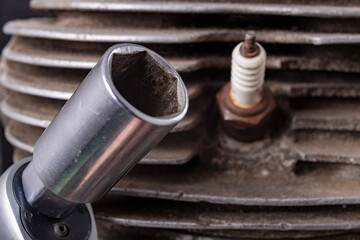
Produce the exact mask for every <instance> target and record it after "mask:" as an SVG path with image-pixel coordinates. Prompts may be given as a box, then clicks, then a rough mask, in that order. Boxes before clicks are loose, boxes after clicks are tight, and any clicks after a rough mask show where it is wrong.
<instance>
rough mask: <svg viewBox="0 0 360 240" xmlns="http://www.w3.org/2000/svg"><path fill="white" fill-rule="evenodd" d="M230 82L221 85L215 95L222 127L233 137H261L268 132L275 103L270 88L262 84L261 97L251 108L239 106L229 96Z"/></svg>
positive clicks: (244, 138)
mask: <svg viewBox="0 0 360 240" xmlns="http://www.w3.org/2000/svg"><path fill="white" fill-rule="evenodd" d="M229 92H230V82H229V83H227V84H226V85H225V86H223V87H222V89H221V90H220V92H218V94H217V95H216V100H217V104H218V107H219V110H220V115H221V119H222V127H223V129H224V130H225V132H226V133H227V134H228V135H230V136H232V137H233V138H235V139H237V140H240V141H245V142H251V141H255V140H258V139H261V138H263V137H264V136H265V135H266V133H267V132H268V131H267V130H268V126H269V123H270V120H271V118H272V115H273V113H274V110H275V109H276V103H275V100H274V98H273V97H272V95H271V93H270V90H269V89H268V88H267V87H266V86H263V93H264V95H263V99H262V100H261V102H260V103H259V104H257V105H256V106H254V107H253V108H239V107H237V106H235V105H234V103H233V102H232V101H231V99H230V97H229Z"/></svg>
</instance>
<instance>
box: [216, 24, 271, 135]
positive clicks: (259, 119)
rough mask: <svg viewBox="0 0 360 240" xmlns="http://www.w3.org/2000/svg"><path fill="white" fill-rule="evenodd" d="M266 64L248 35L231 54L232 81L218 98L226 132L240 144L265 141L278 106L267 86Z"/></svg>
mask: <svg viewBox="0 0 360 240" xmlns="http://www.w3.org/2000/svg"><path fill="white" fill-rule="evenodd" d="M265 62H266V52H265V50H264V48H263V47H262V46H261V45H260V44H259V43H257V42H256V36H255V32H254V31H248V32H247V33H246V34H245V37H244V42H241V43H240V44H238V45H237V46H236V47H235V48H234V50H233V52H232V61H231V81H230V82H229V83H227V84H226V85H225V86H224V87H223V88H222V89H221V90H220V92H219V93H218V94H217V102H218V106H219V109H220V113H221V116H222V123H223V127H224V129H225V131H226V132H227V133H228V134H229V135H231V136H232V137H234V138H236V139H238V140H241V141H254V140H258V139H260V138H262V137H264V135H265V134H266V132H267V125H268V124H267V123H268V120H269V118H270V115H271V113H272V112H273V111H274V109H275V106H276V105H275V101H274V99H273V97H272V95H271V93H270V91H269V90H268V89H267V88H266V86H265V83H264V77H265Z"/></svg>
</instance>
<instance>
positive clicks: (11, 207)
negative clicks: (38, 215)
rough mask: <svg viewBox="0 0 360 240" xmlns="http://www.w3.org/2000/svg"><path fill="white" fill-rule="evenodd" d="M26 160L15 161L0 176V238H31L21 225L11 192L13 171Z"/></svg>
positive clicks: (17, 208)
mask: <svg viewBox="0 0 360 240" xmlns="http://www.w3.org/2000/svg"><path fill="white" fill-rule="evenodd" d="M27 161H28V160H27ZM27 161H26V160H25V161H22V162H18V163H16V164H15V165H13V166H12V167H11V168H9V169H8V170H7V171H5V173H4V174H3V175H2V176H1V177H0V195H1V197H0V224H1V229H2V230H1V231H0V238H1V239H19V240H31V237H30V236H29V235H28V234H27V232H26V230H25V229H24V228H23V226H22V223H21V219H20V210H19V205H18V204H17V202H16V200H15V196H14V192H13V179H14V176H15V173H16V172H17V170H18V169H19V168H20V167H21V166H22V165H23V164H24V163H26V162H27Z"/></svg>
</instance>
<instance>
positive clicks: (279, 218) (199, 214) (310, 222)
mask: <svg viewBox="0 0 360 240" xmlns="http://www.w3.org/2000/svg"><path fill="white" fill-rule="evenodd" d="M93 206H94V211H95V212H96V214H95V215H96V217H97V219H100V220H105V221H109V222H113V223H116V224H118V225H123V226H131V227H144V228H145V227H146V228H161V229H198V230H216V229H218V230H273V231H341V230H356V229H359V228H360V220H359V217H360V216H359V214H360V209H359V206H351V205H347V206H341V205H340V206H323V207H262V208H261V207H246V206H234V205H214V204H207V203H186V202H175V201H164V200H155V199H140V198H120V197H106V198H105V199H103V200H101V201H100V202H98V203H95V204H94V205H93Z"/></svg>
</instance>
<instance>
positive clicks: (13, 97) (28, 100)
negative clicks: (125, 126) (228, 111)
mask: <svg viewBox="0 0 360 240" xmlns="http://www.w3.org/2000/svg"><path fill="white" fill-rule="evenodd" d="M64 104H65V102H64V101H55V100H52V99H41V98H38V97H33V96H30V95H24V94H18V93H10V92H8V95H7V98H6V99H5V100H4V101H3V103H2V106H1V112H2V113H3V114H4V115H5V116H7V117H8V118H10V119H13V120H15V121H18V122H21V123H25V124H29V125H32V126H35V127H42V128H47V127H48V126H49V124H50V123H51V121H52V120H53V119H54V118H55V117H56V115H57V114H58V113H59V111H60V110H61V108H62V107H63V105H64ZM205 109H206V104H205V103H204V102H202V104H201V103H199V102H196V101H195V102H193V104H192V105H191V107H190V109H189V111H188V113H187V114H186V115H185V117H184V119H183V120H182V121H180V122H179V123H178V124H177V125H176V126H175V127H174V128H173V129H172V130H171V131H170V132H184V131H189V130H191V129H193V128H195V127H197V126H198V125H199V123H200V122H201V118H202V114H203V112H204V110H205Z"/></svg>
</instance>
